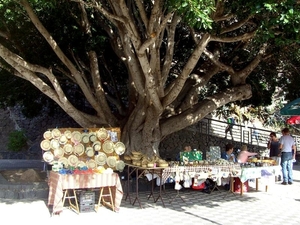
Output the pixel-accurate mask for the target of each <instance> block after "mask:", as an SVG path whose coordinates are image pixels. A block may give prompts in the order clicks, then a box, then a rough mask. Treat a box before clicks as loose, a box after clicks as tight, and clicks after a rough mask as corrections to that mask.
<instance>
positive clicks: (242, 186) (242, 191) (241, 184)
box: [240, 181, 244, 195]
mask: <svg viewBox="0 0 300 225" xmlns="http://www.w3.org/2000/svg"><path fill="white" fill-rule="evenodd" d="M240 186H241V195H243V193H244V183H243V182H242V181H240Z"/></svg>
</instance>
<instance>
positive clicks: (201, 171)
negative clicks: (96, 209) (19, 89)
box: [125, 161, 241, 208]
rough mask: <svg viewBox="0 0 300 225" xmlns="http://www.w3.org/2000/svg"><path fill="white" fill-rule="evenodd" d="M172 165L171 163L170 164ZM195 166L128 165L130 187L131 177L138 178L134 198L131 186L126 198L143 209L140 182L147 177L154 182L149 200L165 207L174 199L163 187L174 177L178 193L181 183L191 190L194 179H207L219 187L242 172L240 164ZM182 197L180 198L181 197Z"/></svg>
mask: <svg viewBox="0 0 300 225" xmlns="http://www.w3.org/2000/svg"><path fill="white" fill-rule="evenodd" d="M204 162H205V161H202V162H201V163H204ZM170 163H171V162H170ZM201 163H200V164H196V163H195V164H194V165H190V166H189V165H187V166H181V165H178V164H172V163H171V164H172V165H171V166H164V167H159V166H155V167H153V166H152V167H142V166H136V165H132V164H126V165H127V166H128V168H127V172H128V176H127V177H128V182H127V184H128V185H129V177H130V176H131V175H132V174H135V177H136V183H135V185H136V188H135V193H133V196H132V195H130V192H129V186H128V188H127V193H126V198H125V200H127V198H128V199H129V201H130V203H132V204H133V205H134V204H135V202H138V203H139V206H140V207H141V208H142V204H141V200H140V198H139V186H138V185H139V182H138V180H139V179H140V178H142V177H143V176H147V177H148V179H149V180H152V188H151V192H150V194H149V195H148V199H149V198H150V197H153V199H154V202H157V201H158V200H160V201H161V202H162V204H163V206H164V207H165V204H164V201H165V200H169V201H170V202H172V199H171V198H170V197H169V196H166V195H164V194H165V193H164V191H163V185H164V184H165V182H166V181H167V179H168V178H170V177H172V178H173V179H174V180H175V184H174V189H175V190H176V191H177V195H176V196H179V195H178V191H179V190H180V189H181V188H180V187H179V186H178V185H179V184H178V183H179V181H184V185H185V187H186V188H190V187H191V186H192V185H194V184H192V183H191V179H192V178H194V181H195V180H201V179H204V180H206V179H207V178H211V179H213V180H214V181H216V182H217V184H218V185H221V179H222V178H223V177H229V176H236V175H237V174H239V173H240V172H241V168H240V165H239V164H229V163H228V164H226V165H217V164H210V165H209V164H205V165H204V164H201ZM207 163H208V162H207ZM154 179H156V185H157V186H159V192H158V194H157V196H154V185H155V184H154ZM179 197H180V196H179Z"/></svg>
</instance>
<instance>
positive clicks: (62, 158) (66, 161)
mask: <svg viewBox="0 0 300 225" xmlns="http://www.w3.org/2000/svg"><path fill="white" fill-rule="evenodd" d="M58 161H59V162H61V163H62V164H63V166H64V167H65V168H67V167H68V166H69V161H68V159H67V158H66V157H61V158H59V159H58Z"/></svg>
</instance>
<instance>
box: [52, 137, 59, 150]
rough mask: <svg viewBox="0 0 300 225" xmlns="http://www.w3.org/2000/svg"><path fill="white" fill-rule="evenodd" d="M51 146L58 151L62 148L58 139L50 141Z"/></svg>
mask: <svg viewBox="0 0 300 225" xmlns="http://www.w3.org/2000/svg"><path fill="white" fill-rule="evenodd" d="M50 146H51V148H52V149H57V148H59V147H60V144H59V141H58V140H57V139H52V140H51V141H50Z"/></svg>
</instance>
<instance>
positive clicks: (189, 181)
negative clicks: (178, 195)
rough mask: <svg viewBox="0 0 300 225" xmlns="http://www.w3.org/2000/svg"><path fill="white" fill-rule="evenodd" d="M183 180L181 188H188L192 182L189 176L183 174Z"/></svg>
mask: <svg viewBox="0 0 300 225" xmlns="http://www.w3.org/2000/svg"><path fill="white" fill-rule="evenodd" d="M183 179H184V183H183V187H185V188H190V187H191V185H192V180H191V178H190V176H189V175H188V174H184V176H183Z"/></svg>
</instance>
